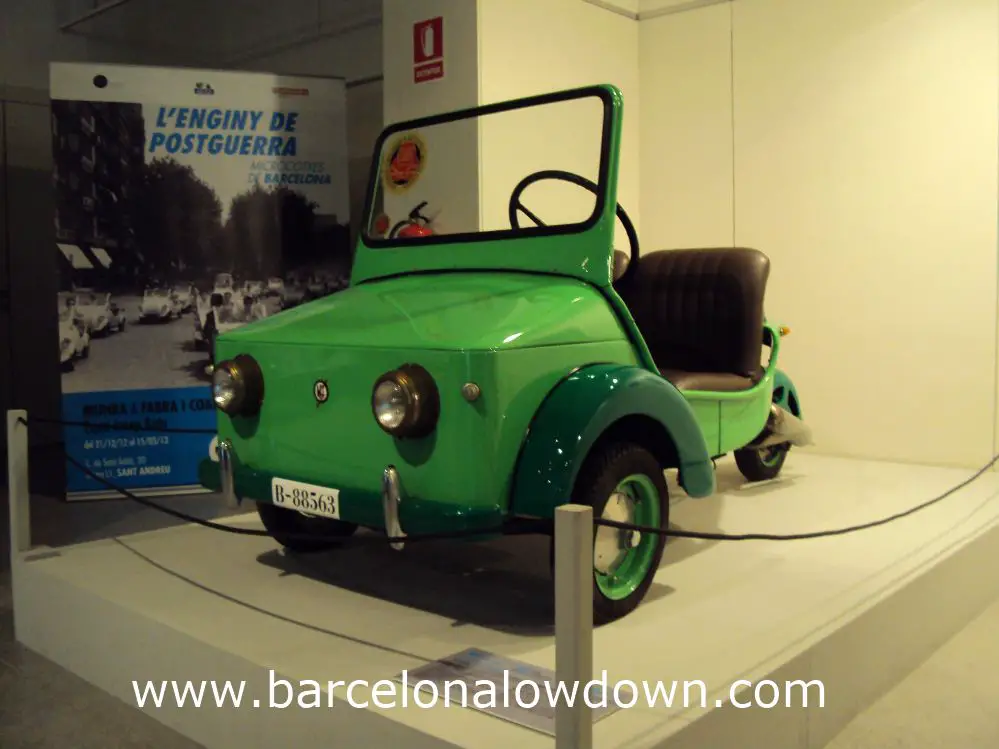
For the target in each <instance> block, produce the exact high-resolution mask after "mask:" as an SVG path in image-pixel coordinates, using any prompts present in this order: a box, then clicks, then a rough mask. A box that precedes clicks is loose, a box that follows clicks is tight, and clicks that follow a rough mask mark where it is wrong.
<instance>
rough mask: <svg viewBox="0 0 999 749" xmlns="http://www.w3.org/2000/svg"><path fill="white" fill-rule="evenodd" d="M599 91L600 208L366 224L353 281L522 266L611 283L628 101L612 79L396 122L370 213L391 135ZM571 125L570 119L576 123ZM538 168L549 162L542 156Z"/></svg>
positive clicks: (369, 199)
mask: <svg viewBox="0 0 999 749" xmlns="http://www.w3.org/2000/svg"><path fill="white" fill-rule="evenodd" d="M590 97H594V98H597V99H599V100H600V102H601V103H602V105H603V132H602V134H601V143H600V165H599V178H598V180H597V181H598V184H599V186H600V190H599V194H598V195H597V196H596V198H595V199H596V201H597V209H598V210H595V211H594V213H593V216H591V217H590V219H589V220H587V221H584V222H581V223H578V224H575V225H566V226H558V225H556V226H549V227H533V226H528V227H524V228H522V229H520V230H513V229H501V230H497V231H482V232H475V233H463V234H445V235H437V236H428V237H405V238H402V240H401V241H400V240H399V239H396V240H388V239H381V240H379V239H377V238H370V239H369V238H368V237H366V231H359V232H358V236H357V240H356V244H355V252H354V262H353V265H352V268H351V276H350V285H351V286H357V285H359V284H362V283H367V282H369V281H376V280H378V279H387V278H392V277H400V276H408V275H412V274H416V273H421V274H423V273H446V272H497V271H498V272H516V273H542V274H547V275H558V276H565V277H571V278H577V279H579V280H581V281H584V282H586V283H589V284H593V285H595V286H598V287H601V288H603V287H609V286H610V285H611V283H612V277H613V245H614V232H615V226H616V224H617V190H618V170H619V166H620V151H621V132H622V131H621V128H622V119H623V109H624V102H623V96H622V95H621V91H620V89H618V88H617V87H616V86H613V85H611V84H601V85H597V86H586V87H582V88H576V89H570V90H567V91H560V92H556V93H552V94H544V95H542V96H531V97H526V98H522V99H515V100H513V101H509V102H502V103H499V104H490V105H486V106H482V107H473V108H468V109H462V110H458V111H456V112H451V113H448V114H443V115H438V116H434V117H427V118H423V119H418V120H412V121H409V122H404V123H399V124H396V125H392V126H390V127H388V128H386V130H385V131H384V132H383V133H382V135H381V136H380V137H379V138H378V140H377V145H376V150H375V152H374V154H373V157H372V164H371V173H370V175H369V179H368V192H367V196H366V198H365V200H366V202H365V209H364V217H363V221H364V222H365V224H367V222H368V221H370V219H371V217H372V211H373V209H374V207H375V206H376V204H375V197H376V188H377V186H378V180H379V179H380V176H381V170H380V162H381V156H382V154H381V149H382V148H383V145H384V142H385V140H386V139H387V138H391V137H393V136H394V135H398V134H399V133H400V132H403V131H412V130H417V129H419V127H425V126H426V124H427V123H431V124H433V123H437V122H450V121H453V120H457V119H459V118H472V117H479V116H481V115H482V113H486V114H489V113H494V112H505V111H511V110H516V109H524V108H528V107H533V106H543V105H545V104H549V103H557V102H563V101H571V100H573V99H583V98H590ZM568 126H571V123H569V125H568ZM538 166H539V169H540V168H541V167H543V166H544V165H542V164H539V165H538Z"/></svg>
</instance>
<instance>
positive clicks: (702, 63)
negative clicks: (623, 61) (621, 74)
mask: <svg viewBox="0 0 999 749" xmlns="http://www.w3.org/2000/svg"><path fill="white" fill-rule="evenodd" d="M638 25H639V27H640V29H639V69H640V70H641V76H642V85H641V109H640V115H639V131H640V144H641V148H640V150H641V154H642V170H641V198H642V202H641V205H642V216H643V217H644V218H645V220H644V221H643V222H642V233H641V241H642V251H643V252H650V251H653V250H662V249H666V248H681V247H701V246H720V247H726V246H731V245H732V243H733V237H734V236H735V220H734V214H733V211H734V186H733V180H732V17H731V8H730V6H729V5H727V4H725V5H715V6H712V7H707V8H703V9H700V10H697V11H691V12H687V13H678V14H675V15H669V16H660V17H657V18H651V19H649V20H645V21H642V22H641V23H639V24H638Z"/></svg>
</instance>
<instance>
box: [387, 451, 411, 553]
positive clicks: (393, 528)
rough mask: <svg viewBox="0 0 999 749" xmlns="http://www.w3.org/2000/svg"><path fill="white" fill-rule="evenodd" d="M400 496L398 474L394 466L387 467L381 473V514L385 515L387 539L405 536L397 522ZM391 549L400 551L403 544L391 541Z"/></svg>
mask: <svg viewBox="0 0 999 749" xmlns="http://www.w3.org/2000/svg"><path fill="white" fill-rule="evenodd" d="M400 502H401V494H400V490H399V472H398V471H397V470H396V469H395V466H388V467H387V468H386V469H385V470H384V471H382V512H383V513H384V515H385V533H386V535H387V536H388V537H389V538H398V537H400V536H405V535H406V534H405V532H403V530H402V524H401V523H400V522H399V503H400ZM390 545H391V547H392V548H393V549H395V550H396V551H400V550H401V549H402V548H403V546H405V543H404V542H402V541H393V542H392V543H391V544H390Z"/></svg>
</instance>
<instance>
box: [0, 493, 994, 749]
mask: <svg viewBox="0 0 999 749" xmlns="http://www.w3.org/2000/svg"><path fill="white" fill-rule="evenodd" d="M188 506H190V505H188ZM0 508H3V503H2V502H0ZM79 510H80V511H81V517H84V516H85V517H87V518H91V519H93V518H94V516H95V515H97V516H100V515H102V514H105V513H112V514H115V522H114V523H111V525H113V526H118V525H119V523H121V524H124V525H127V527H128V530H135V529H136V527H143V526H149V525H150V524H153V523H155V522H156V518H155V517H154V516H152V515H151V513H150V511H147V510H141V509H140V510H139V511H138V512H137V513H134V514H132V515H131V516H130V517H129V518H128V519H127V520H122V519H121V517H120V516H121V510H120V508H119V509H117V510H114V509H113V508H110V507H109V508H107V509H105V508H102V507H100V506H95V505H89V507H88V508H86V509H85V510H84V508H83V507H80V508H79ZM42 516H43V518H44V512H43V513H42ZM52 517H53V518H54V519H53V520H52V521H50V522H51V523H52V527H53V528H56V527H60V528H63V529H65V528H66V527H75V528H76V529H77V531H76V533H74V535H80V530H79V529H80V528H81V526H80V525H79V524H69V523H67V521H68V520H69V519H70V517H71V516H67V515H66V514H65V512H64V511H62V510H60V511H59V512H58V513H56V514H54V515H53V516H52ZM109 518H110V515H109V516H108V518H105V520H104V521H101V522H97V523H96V525H95V526H94V527H95V528H97V527H98V526H99V527H100V528H101V529H102V530H101V532H102V533H106V532H107V530H108V525H109V524H108V520H109ZM5 519H6V512H3V513H2V514H0V553H2V555H0V560H2V561H0V564H3V563H4V562H5V561H6V560H7V559H8V555H7V553H6V549H4V548H3V547H4V541H5V540H6V538H7V532H6V528H5V523H4V522H3V521H4V520H5ZM56 519H57V520H58V522H56ZM44 522H45V521H43V524H44ZM123 530H124V529H123ZM82 535H83V536H84V537H85V536H87V535H89V533H88V532H87V531H86V528H84V532H83V533H82ZM11 618H12V604H11V596H10V576H9V572H8V571H7V570H6V569H0V747H2V748H3V749H64V748H65V747H72V749H91V747H92V748H93V749H133V748H134V749H140V748H141V749H197V748H198V747H199V745H198V744H195V743H194V742H192V741H190V740H188V739H186V738H184V737H183V736H181V735H180V734H178V733H176V732H174V731H172V730H170V729H168V728H166V727H164V726H162V725H161V724H159V723H158V722H156V721H155V720H153V719H152V718H149V717H147V716H145V715H143V714H142V713H140V712H139V711H137V710H135V709H133V708H132V707H130V706H128V705H126V704H125V703H123V702H120V701H119V700H117V699H115V698H113V697H111V696H109V695H108V694H106V693H104V692H102V691H100V690H99V689H97V688H96V687H93V686H91V685H89V684H88V683H86V682H84V681H83V680H82V679H80V678H78V677H76V676H74V675H73V674H71V673H69V672H68V671H65V670H63V669H62V668H60V667H58V666H56V665H55V664H53V663H51V662H49V661H47V660H46V659H44V658H42V657H40V656H38V655H35V654H34V653H31V652H29V651H27V650H26V649H24V648H23V647H21V646H20V645H18V644H17V643H16V642H14V640H13V626H12V622H11ZM997 630H999V603H997V604H996V605H994V606H992V607H991V608H990V609H988V610H986V611H985V612H984V613H983V614H982V615H981V616H980V617H979V618H978V619H976V620H975V621H974V622H972V623H971V624H970V625H969V626H968V627H966V628H965V629H964V630H963V631H961V632H960V633H959V634H958V635H957V636H956V637H954V638H953V639H952V640H951V641H950V642H948V643H947V644H945V645H944V646H943V647H942V648H941V649H940V650H939V651H938V652H937V653H935V654H934V655H932V656H931V657H930V658H929V659H928V660H927V661H926V662H925V663H923V664H922V665H921V666H920V667H919V668H917V669H916V670H915V671H914V672H912V673H911V674H910V675H909V676H908V677H907V678H906V679H905V680H903V681H902V682H901V683H899V684H898V685H897V686H896V687H895V689H893V690H892V691H891V692H889V693H888V694H887V695H885V697H884V698H882V699H881V700H879V701H878V702H876V703H875V704H873V705H871V707H870V708H869V709H868V710H867V711H866V712H864V713H863V714H861V715H860V716H858V717H857V719H856V720H854V721H853V722H852V723H851V724H850V725H848V726H847V727H846V729H845V730H844V731H843V732H842V733H841V734H840V735H839V736H838V737H837V738H836V739H835V740H834V741H833V742H832V743H831V744H829V746H828V747H827V749H938V748H939V749H953V748H954V747H961V748H962V749H991V748H992V747H999V713H997V711H996V693H997V691H999V689H997V687H999V673H997V671H999V637H996V634H995V633H996V631H997ZM716 749H728V748H727V747H717V748H716Z"/></svg>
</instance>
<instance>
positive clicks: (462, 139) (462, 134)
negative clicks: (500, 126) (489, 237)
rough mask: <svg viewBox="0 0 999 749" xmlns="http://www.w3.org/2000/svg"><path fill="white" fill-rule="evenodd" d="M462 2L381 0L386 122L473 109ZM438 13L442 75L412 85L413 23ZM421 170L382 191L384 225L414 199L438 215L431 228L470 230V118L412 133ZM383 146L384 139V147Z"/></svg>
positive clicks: (472, 32) (470, 41) (475, 190)
mask: <svg viewBox="0 0 999 749" xmlns="http://www.w3.org/2000/svg"><path fill="white" fill-rule="evenodd" d="M476 6H477V3H475V2H471V1H470V0H383V3H382V16H383V24H384V38H383V50H384V51H383V69H384V73H383V74H384V91H383V93H384V111H385V121H386V123H397V122H401V121H405V120H411V119H416V118H420V117H427V116H430V115H435V114H441V113H444V112H450V111H454V110H457V109H465V108H467V107H473V106H475V105H476V104H477V103H478V98H479V66H478V36H477V27H478V13H477V7H476ZM438 16H441V17H443V52H444V62H443V64H444V76H443V78H440V79H438V80H431V81H423V82H420V83H416V80H415V78H414V60H413V46H414V45H413V25H414V24H416V23H419V22H421V21H426V20H430V19H432V18H436V17H438ZM420 136H421V137H422V139H423V141H424V145H425V153H424V156H425V168H424V171H423V174H422V176H421V177H420V178H419V180H418V181H417V182H416V183H415V184H414V186H413V187H412V188H411V189H409V190H407V191H405V192H403V193H398V194H393V193H390V192H386V194H385V206H384V207H385V213H386V214H387V215H388V216H389V219H390V222H391V223H393V224H394V223H395V222H397V221H399V220H401V219H404V218H405V217H406V215H407V214H408V213H409V211H410V209H411V208H413V207H414V206H415V205H417V204H418V203H420V202H422V201H427V202H428V203H429V205H428V207H427V209H426V213H427V214H428V215H431V216H434V217H437V218H438V225H437V226H436V228H437V230H438V231H440V232H446V233H455V232H462V231H475V230H476V229H477V228H478V226H479V156H478V154H479V143H478V127H477V122H476V121H475V120H474V119H473V120H466V121H462V122H452V123H448V124H444V125H439V126H435V127H431V128H424V129H423V130H422V131H421V132H420ZM389 145H391V142H390V143H388V144H386V146H389Z"/></svg>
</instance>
